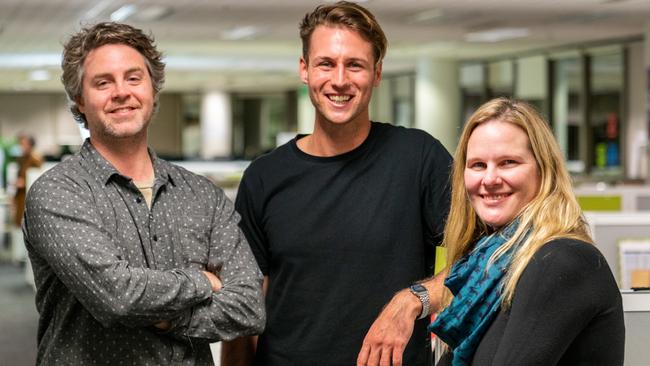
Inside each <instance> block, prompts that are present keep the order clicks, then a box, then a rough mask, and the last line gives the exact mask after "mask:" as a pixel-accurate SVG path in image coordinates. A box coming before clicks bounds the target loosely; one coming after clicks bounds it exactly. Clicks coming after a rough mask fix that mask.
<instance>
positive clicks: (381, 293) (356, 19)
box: [222, 2, 451, 366]
mask: <svg viewBox="0 0 650 366" xmlns="http://www.w3.org/2000/svg"><path fill="white" fill-rule="evenodd" d="M300 36H301V38H302V43H303V55H302V58H301V59H300V77H301V79H302V80H303V82H304V83H305V84H306V85H307V87H308V90H309V96H310V98H311V101H312V103H313V105H314V107H315V109H316V117H315V123H314V131H313V133H312V134H310V135H298V136H297V137H296V138H295V139H293V140H291V141H290V142H289V143H287V144H285V145H282V146H280V147H278V148H277V149H276V150H274V151H273V152H271V153H269V154H267V155H264V156H262V157H260V158H259V159H257V160H256V161H254V162H253V163H252V164H251V165H250V167H249V168H248V169H247V170H246V172H245V173H244V177H243V179H242V182H241V185H240V188H239V193H238V196H237V201H236V204H235V205H236V209H237V210H238V211H239V213H240V214H241V215H242V221H241V223H240V225H241V227H242V229H243V231H244V233H245V234H246V237H247V239H248V241H249V243H250V245H251V248H252V250H253V253H254V254H255V257H256V259H257V261H258V263H259V265H260V268H261V270H262V272H263V273H264V275H265V285H266V286H267V287H266V288H267V292H266V306H267V327H266V331H265V332H264V333H263V334H262V335H260V336H259V339H258V340H251V339H240V340H237V341H235V342H230V343H225V344H224V345H223V349H222V364H223V365H224V366H229V365H246V364H251V363H253V364H256V365H354V364H355V363H358V364H361V365H366V364H368V365H376V364H379V362H382V363H385V362H386V361H387V362H388V363H391V362H392V364H394V365H397V364H402V363H403V364H405V365H409V366H411V365H430V364H431V344H430V338H429V334H428V332H427V331H426V325H427V320H426V319H424V318H427V317H428V315H429V314H430V312H431V309H433V308H435V307H437V306H438V303H439V295H440V291H441V289H442V277H436V278H433V279H429V280H427V281H425V283H424V284H417V285H416V286H414V287H413V288H412V289H409V286H411V285H412V284H414V283H416V282H417V281H419V280H422V279H425V278H428V277H430V276H431V275H432V271H433V263H434V249H435V245H436V244H437V243H439V242H440V239H441V233H442V231H443V227H444V220H445V218H446V215H447V211H448V205H449V186H448V181H449V177H448V176H449V168H450V165H451V157H450V156H449V154H448V153H447V151H446V150H445V149H444V147H443V146H442V145H441V144H440V142H438V141H437V140H436V139H434V138H433V137H431V136H430V135H429V134H427V133H425V132H423V131H419V130H415V129H406V128H402V127H395V126H392V125H388V124H383V123H377V122H371V121H370V118H369V113H368V105H369V103H370V98H371V95H372V91H373V88H374V87H376V86H378V85H379V82H380V80H381V71H382V59H383V57H384V54H385V52H386V44H387V41H386V37H385V36H384V33H383V31H382V30H381V27H380V26H379V24H378V23H377V22H376V20H375V18H374V16H373V15H372V14H371V13H370V12H369V11H368V10H366V9H365V8H363V7H361V6H359V5H357V4H354V3H349V2H338V3H336V4H329V5H322V6H319V7H317V8H316V9H315V10H314V11H313V12H312V13H309V14H307V15H306V16H305V18H304V19H303V20H302V23H301V24H300ZM386 304H387V305H386ZM382 307H383V310H382ZM418 318H419V319H423V320H421V321H417V322H416V319H418Z"/></svg>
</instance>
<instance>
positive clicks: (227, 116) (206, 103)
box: [201, 91, 232, 159]
mask: <svg viewBox="0 0 650 366" xmlns="http://www.w3.org/2000/svg"><path fill="white" fill-rule="evenodd" d="M231 155H232V111H231V104H230V95H229V94H228V93H226V92H222V91H210V92H207V93H205V94H204V95H203V99H202V103H201V157H202V158H203V159H213V158H227V157H230V156H231Z"/></svg>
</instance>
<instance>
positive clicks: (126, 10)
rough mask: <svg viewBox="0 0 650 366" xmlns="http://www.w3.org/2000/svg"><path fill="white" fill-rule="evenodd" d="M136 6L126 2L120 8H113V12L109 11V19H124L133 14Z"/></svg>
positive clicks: (116, 20)
mask: <svg viewBox="0 0 650 366" xmlns="http://www.w3.org/2000/svg"><path fill="white" fill-rule="evenodd" d="M136 10H138V8H137V7H136V6H135V5H133V4H127V5H124V6H122V7H121V8H119V9H117V10H115V11H114V12H113V13H111V20H112V21H114V22H121V21H123V20H126V18H128V17H130V16H131V15H133V14H134V13H135V12H136Z"/></svg>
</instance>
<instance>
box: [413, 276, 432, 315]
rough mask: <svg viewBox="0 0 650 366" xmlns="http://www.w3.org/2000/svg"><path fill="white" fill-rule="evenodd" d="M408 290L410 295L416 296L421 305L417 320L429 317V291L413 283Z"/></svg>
mask: <svg viewBox="0 0 650 366" xmlns="http://www.w3.org/2000/svg"><path fill="white" fill-rule="evenodd" d="M409 290H411V293H412V294H413V295H415V296H417V297H418V299H420V302H421V303H422V312H421V313H420V316H419V317H418V320H420V319H424V318H426V317H427V316H429V291H427V288H426V287H424V286H423V285H422V284H419V283H414V284H412V285H411V287H409Z"/></svg>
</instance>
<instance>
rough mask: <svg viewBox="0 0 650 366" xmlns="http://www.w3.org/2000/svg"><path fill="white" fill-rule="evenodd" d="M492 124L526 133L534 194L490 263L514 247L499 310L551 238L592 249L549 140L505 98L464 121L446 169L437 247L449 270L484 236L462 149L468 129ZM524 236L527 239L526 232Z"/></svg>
mask: <svg viewBox="0 0 650 366" xmlns="http://www.w3.org/2000/svg"><path fill="white" fill-rule="evenodd" d="M493 120H498V121H501V122H508V123H512V124H514V125H516V126H519V127H520V128H521V129H522V130H523V131H525V132H526V135H527V136H528V140H529V146H530V149H531V151H532V153H533V156H534V157H535V160H536V163H537V170H538V175H539V180H540V184H539V191H538V193H537V195H536V196H535V198H533V200H532V201H530V202H529V203H528V204H527V205H526V206H525V207H524V208H523V209H522V211H521V212H520V213H519V215H518V216H517V217H518V218H519V222H520V223H519V227H518V229H517V231H516V232H515V234H514V236H513V237H512V238H511V239H510V240H509V241H507V242H506V243H504V244H503V245H502V246H501V247H500V248H499V250H498V251H497V252H496V253H495V254H494V256H493V258H491V260H494V259H495V258H496V257H498V256H500V255H503V254H504V253H505V252H506V251H508V250H509V249H510V248H512V247H513V246H514V245H515V244H516V245H517V247H516V249H515V251H514V252H513V257H512V261H511V263H510V266H509V268H508V272H507V274H506V277H505V279H504V287H503V305H504V306H505V307H506V308H507V307H509V306H510V304H511V301H512V297H513V295H514V292H515V287H516V285H517V281H518V280H519V277H520V276H521V274H522V272H523V271H524V269H525V268H526V266H527V265H528V262H529V261H530V259H531V258H532V256H533V254H535V252H537V250H539V248H541V247H542V246H543V245H544V244H546V243H548V242H549V241H551V240H553V239H556V238H560V237H562V238H573V239H579V240H583V241H585V242H588V243H592V240H591V237H590V236H589V233H588V229H587V224H586V222H585V220H584V217H583V216H582V210H581V209H580V206H579V205H578V201H577V200H576V198H575V196H574V194H573V189H572V185H571V178H570V176H569V173H568V172H567V169H566V167H565V164H564V157H563V155H562V153H561V152H560V148H559V146H558V144H557V142H556V141H555V138H554V137H553V134H552V132H551V130H550V128H549V126H548V124H547V123H546V121H544V119H543V118H542V117H541V116H540V114H539V113H538V112H537V111H536V110H535V109H534V108H533V107H532V106H530V105H529V104H527V103H524V102H521V101H515V100H511V99H507V98H497V99H493V100H491V101H489V102H487V103H485V104H483V105H482V106H481V107H479V109H478V110H477V111H476V112H474V114H473V115H472V116H471V117H470V118H469V120H468V121H467V123H466V124H465V127H464V128H463V132H462V134H461V137H460V142H459V144H458V148H457V149H456V153H455V156H454V166H453V169H452V193H451V208H450V211H449V217H448V218H447V223H446V225H445V232H444V239H443V246H445V247H446V248H447V261H448V267H449V268H451V265H452V264H453V263H456V262H457V261H458V260H459V259H460V258H461V257H463V255H465V254H467V253H468V252H469V251H471V250H472V249H473V247H474V244H475V242H476V240H477V239H478V238H479V237H480V236H481V235H484V234H486V233H488V232H489V230H488V227H487V226H486V225H485V223H483V222H482V221H481V219H480V218H479V217H478V215H477V213H476V211H475V210H474V208H473V207H472V205H471V203H470V201H469V198H468V195H467V192H466V190H465V179H464V171H465V164H466V159H467V144H468V141H469V138H470V136H471V134H472V132H473V131H474V129H475V128H476V127H477V126H478V125H479V124H481V123H485V122H489V121H493ZM528 228H530V229H531V230H530V232H529V233H528V235H527V236H525V235H524V234H526V231H527V229H528Z"/></svg>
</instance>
